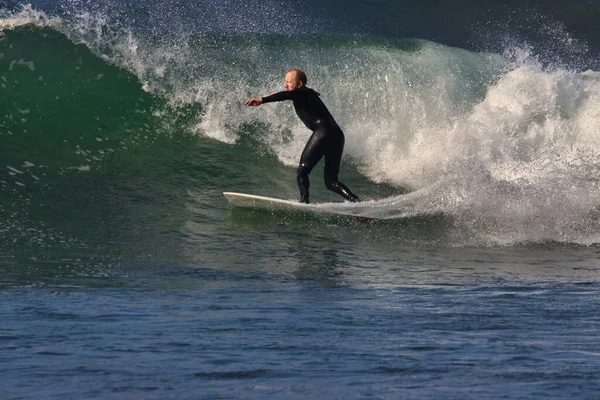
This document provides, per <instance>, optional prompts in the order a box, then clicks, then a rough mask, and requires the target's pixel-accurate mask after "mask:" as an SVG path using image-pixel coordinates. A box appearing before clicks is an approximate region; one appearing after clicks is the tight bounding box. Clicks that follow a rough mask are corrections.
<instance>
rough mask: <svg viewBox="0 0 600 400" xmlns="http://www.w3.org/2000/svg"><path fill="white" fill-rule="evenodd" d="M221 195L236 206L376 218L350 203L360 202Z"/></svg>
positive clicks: (236, 194)
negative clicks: (327, 201) (318, 201)
mask: <svg viewBox="0 0 600 400" xmlns="http://www.w3.org/2000/svg"><path fill="white" fill-rule="evenodd" d="M223 195H224V196H225V197H226V198H227V200H229V202H230V203H231V204H233V205H234V206H236V207H245V208H255V209H261V210H270V211H276V210H278V211H299V212H315V213H324V214H336V215H345V216H352V217H358V218H365V219H377V218H376V217H371V216H366V215H361V212H360V210H358V209H357V207H352V204H360V203H314V204H304V203H300V202H298V201H297V200H284V199H277V198H273V197H265V196H257V195H254V194H246V193H235V192H223Z"/></svg>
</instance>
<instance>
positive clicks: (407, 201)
mask: <svg viewBox="0 0 600 400" xmlns="http://www.w3.org/2000/svg"><path fill="white" fill-rule="evenodd" d="M337 3H338V2H334V1H331V2H325V3H320V4H322V7H321V9H320V10H321V12H320V13H316V12H315V9H316V8H314V7H313V8H310V7H300V6H299V4H296V3H295V2H291V3H290V6H289V7H284V8H282V7H281V6H279V5H278V4H277V3H276V2H269V1H267V2H260V5H258V4H259V3H257V4H254V3H251V2H244V3H239V4H238V7H226V6H225V5H223V4H221V3H215V2H198V3H197V4H195V7H193V8H191V6H190V5H189V4H185V3H183V2H182V3H177V4H176V5H165V4H166V3H162V2H157V1H154V2H149V3H145V5H144V6H143V7H142V6H138V5H136V4H135V3H129V2H119V3H108V2H107V3H102V2H100V3H92V2H85V1H71V2H64V3H60V2H59V3H54V2H52V4H50V2H37V3H34V4H33V5H26V6H20V5H15V4H5V5H4V9H3V11H2V13H1V14H0V15H1V19H0V28H1V29H2V36H1V37H0V70H1V71H2V73H1V77H0V79H1V80H2V82H0V90H1V91H2V98H1V99H0V115H2V116H3V119H2V121H0V144H1V146H0V154H1V157H2V161H3V172H2V175H1V176H0V185H1V190H2V192H3V196H2V199H0V211H2V212H3V213H4V215H5V221H6V223H5V225H4V226H5V227H4V228H0V229H3V232H4V233H5V234H7V235H8V236H9V237H11V238H14V240H13V243H18V242H19V240H26V241H27V240H28V241H32V240H34V239H35V238H32V237H28V236H27V234H23V231H26V230H27V229H28V227H31V225H32V224H33V225H35V222H34V221H38V220H39V216H40V215H49V214H50V213H52V212H56V210H60V209H62V207H67V206H72V204H70V205H69V201H68V200H66V198H67V197H68V196H67V193H70V194H72V193H73V189H74V188H76V189H77V190H76V194H73V196H75V198H76V199H79V200H80V203H77V204H76V205H75V206H76V207H75V208H76V210H79V211H75V214H76V215H78V216H81V215H88V214H91V215H95V216H94V217H93V218H95V220H96V221H100V220H104V219H105V218H106V214H105V213H106V212H108V211H107V209H104V208H101V209H98V208H95V207H94V205H93V203H92V204H90V203H89V202H87V201H86V199H90V198H92V197H94V196H101V197H102V199H103V200H104V201H105V202H108V203H109V204H112V205H116V204H119V205H120V206H122V207H123V209H125V210H132V209H136V207H137V205H138V204H139V203H140V201H142V200H140V199H146V200H145V201H146V202H149V203H152V204H154V205H155V206H157V207H158V206H160V207H164V206H166V207H172V208H175V207H178V206H180V204H178V203H177V202H165V201H164V199H165V198H176V197H177V196H178V195H179V194H181V192H182V191H185V190H184V188H185V187H200V188H204V189H206V190H207V191H209V192H210V191H212V192H218V191H223V190H232V189H235V188H239V190H240V191H241V189H246V190H254V191H259V192H260V193H261V194H267V195H269V194H270V195H277V194H280V193H282V192H283V193H284V194H285V195H286V196H288V197H289V196H294V195H295V190H296V189H295V183H294V179H293V174H294V172H293V171H294V167H295V164H296V163H297V160H298V157H299V154H300V152H301V151H302V148H303V146H304V144H305V142H306V139H307V132H306V129H305V128H304V127H303V126H302V125H301V123H300V122H299V121H298V120H297V118H296V116H295V115H294V113H293V110H292V109H291V107H290V105H289V104H285V103H278V104H269V105H268V106H264V107H260V108H251V109H245V108H243V107H242V106H241V103H242V102H243V100H245V99H246V98H248V97H251V96H255V95H265V94H268V93H270V92H272V91H274V90H280V89H281V88H282V81H283V75H284V74H285V71H286V70H288V69H289V68H290V67H301V68H302V69H304V70H306V71H307V72H308V74H309V86H311V87H313V88H315V89H316V90H317V91H319V92H321V94H322V98H323V99H324V101H325V102H326V104H327V105H328V107H329V108H330V110H331V111H332V113H333V115H334V116H335V117H336V119H337V120H338V122H339V123H340V125H341V126H342V128H343V129H344V132H345V134H346V155H345V157H346V158H345V166H346V167H347V168H349V170H350V172H349V174H350V178H349V179H350V181H351V183H352V184H353V187H358V188H359V189H360V192H361V194H362V195H363V196H362V197H364V198H365V199H367V200H370V202H369V203H368V205H369V207H372V208H373V212H374V213H377V215H379V216H385V217H406V216H408V215H423V214H444V215H447V216H450V217H451V218H452V221H453V223H452V225H451V226H445V227H444V229H448V230H450V231H453V232H454V231H455V233H456V235H454V236H455V237H456V238H458V239H456V242H455V243H453V244H459V245H498V244H501V245H510V244H514V243H521V242H544V241H549V240H550V241H559V242H566V243H577V244H594V243H598V242H599V241H600V238H599V237H598V232H599V230H598V228H599V226H598V210H597V206H598V205H599V204H600V188H599V186H598V177H599V176H600V174H599V167H598V161H597V160H598V153H599V151H600V147H599V146H600V145H599V143H600V140H598V139H599V135H600V133H599V131H598V128H597V127H598V126H600V73H599V72H597V70H596V69H595V61H594V57H593V55H594V54H595V48H596V45H597V43H596V42H595V41H594V37H593V34H592V33H590V32H587V31H585V28H584V27H585V26H586V25H585V23H584V22H585V18H586V17H585V16H583V14H582V15H581V16H580V18H581V19H580V20H577V15H575V14H573V13H567V14H565V16H564V18H565V20H564V21H560V20H556V15H546V14H543V13H542V12H543V10H540V9H538V8H535V7H532V6H523V7H525V9H526V10H528V12H527V13H524V15H526V16H527V18H528V19H529V20H531V21H537V22H539V23H540V24H541V25H540V26H543V27H545V30H543V31H539V30H536V33H535V35H534V36H528V35H529V33H528V32H524V31H520V32H517V33H516V34H514V35H512V36H511V34H510V31H511V30H510V29H509V28H510V26H512V25H511V24H513V21H512V20H511V19H510V18H507V19H506V20H505V21H504V23H502V21H497V22H496V23H494V24H492V25H488V26H487V28H488V29H487V30H485V32H482V31H483V30H484V29H483V28H482V26H481V24H479V23H475V22H472V24H471V25H469V24H467V25H466V26H465V21H463V20H459V21H457V20H455V19H453V18H450V16H452V15H454V16H455V15H456V14H452V13H451V11H452V10H444V9H442V10H438V11H436V14H435V15H433V16H430V17H431V18H430V19H429V20H430V21H431V20H435V18H438V19H440V18H442V17H441V15H444V16H446V17H448V18H447V19H445V20H446V21H447V23H451V24H453V26H452V27H451V28H452V29H449V31H450V32H452V35H449V36H448V37H447V40H445V41H444V40H441V39H439V38H440V37H441V32H442V30H443V27H438V28H436V29H431V30H430V31H429V33H428V34H424V33H423V34H419V32H420V31H419V30H418V29H416V28H415V26H416V23H407V24H404V25H403V24H400V26H401V28H398V30H396V31H394V32H392V28H391V26H392V25H391V22H389V21H390V20H389V19H386V18H383V21H384V22H382V24H381V25H380V26H379V27H377V26H375V25H374V24H372V23H371V24H368V23H366V22H365V23H360V22H359V21H360V18H367V17H368V16H369V15H371V14H373V13H374V14H377V15H379V16H381V17H383V16H388V17H389V18H392V19H393V20H395V21H396V22H397V21H400V20H403V19H402V18H401V16H400V14H399V13H400V11H401V10H400V9H398V8H394V6H393V5H391V4H388V2H375V1H365V2H361V3H360V5H359V6H357V8H350V10H349V11H348V13H347V15H345V16H344V18H342V16H339V17H338V18H334V19H332V20H328V19H327V18H325V16H326V15H327V13H333V14H332V15H336V16H337V15H338V14H339V12H340V8H339V7H340V6H339V4H337ZM390 3H391V2H390ZM234 4H237V3H235V2H231V4H229V2H228V5H229V6H231V5H234ZM116 5H119V7H116ZM255 6H256V7H255ZM336 7H338V8H336ZM332 10H333V11H332ZM361 10H362V11H361ZM493 11H494V10H490V9H485V10H483V9H482V8H481V7H479V8H477V7H476V8H475V10H474V11H472V14H471V19H472V20H473V21H475V20H476V19H477V18H476V16H477V15H485V14H486V13H488V12H493ZM496 11H498V10H496ZM501 11H502V12H507V13H508V10H505V9H504V8H503V7H501ZM404 12H405V13H406V15H404V14H403V15H404V17H403V18H405V19H407V20H408V19H410V18H409V17H410V15H412V14H410V13H411V12H412V13H416V11H415V10H412V9H410V8H408V9H405V10H404ZM478 13H479V14H478ZM509 14H510V15H514V14H511V13H509ZM502 15H504V14H502ZM578 15H579V14H578ZM361 16H362V17H361ZM242 17H244V18H243V19H242ZM434 17H435V18H434ZM424 18H425V17H424V16H421V17H420V22H421V23H422V22H423V20H424ZM521 18H525V17H524V16H523V17H521ZM368 20H369V21H372V19H368ZM328 21H329V22H328ZM396 25H398V24H396ZM419 26H420V25H419ZM494 29H496V30H494ZM465 30H467V31H468V33H465ZM491 32H501V35H500V36H498V37H497V38H496V39H497V40H495V42H494V41H493V40H492V39H493V36H494V35H493V34H492V33H491ZM540 32H541V33H540ZM474 37H476V38H477V39H478V42H477V41H475V40H474V39H473V38H474ZM548 43H551V47H550V46H549V45H548V46H546V44H548ZM243 174H247V175H248V176H247V177H246V178H240V177H239V175H243ZM313 175H314V174H313ZM257 176H258V177H260V179H255V178H256V177H257ZM236 179H237V180H236ZM143 180H146V181H153V182H158V183H161V182H162V184H163V185H162V186H161V185H158V186H157V184H148V185H145V184H141V183H140V181H143ZM115 181H117V182H118V184H114V182H115ZM249 181H252V182H251V183H250V182H249ZM124 182H126V183H124ZM174 182H175V183H174ZM99 184H102V185H108V187H110V188H111V190H110V196H108V195H107V194H106V193H100V192H102V190H101V189H99V188H98V185H99ZM232 185H233V186H235V187H231V186H232ZM384 186H385V187H389V188H391V189H389V190H387V191H386V192H385V193H387V194H386V195H385V196H383V195H379V193H382V192H380V191H378V190H376V188H377V187H384ZM105 188H106V186H105ZM132 188H135V189H132ZM132 190H133V191H134V192H135V195H132V194H131V192H132ZM405 191H410V192H411V193H410V194H409V195H398V194H397V193H403V192H405ZM212 192H211V193H212ZM394 192H395V193H394ZM107 196H108V197H107ZM206 201H208V202H214V201H216V200H215V198H210V199H208V200H206ZM142 202H143V201H142ZM108 208H110V207H108ZM177 212H181V213H183V211H181V210H180V211H177ZM77 213H80V214H77ZM66 214H68V213H67V212H66V211H65V215H66ZM111 215H112V214H111ZM144 216H147V215H144ZM121 217H123V218H128V217H129V216H128V215H121ZM65 218H67V219H69V218H71V217H68V216H65ZM140 218H141V217H140ZM182 218H183V217H182ZM23 238H25V239H23Z"/></svg>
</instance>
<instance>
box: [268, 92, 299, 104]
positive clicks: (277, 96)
mask: <svg viewBox="0 0 600 400" xmlns="http://www.w3.org/2000/svg"><path fill="white" fill-rule="evenodd" d="M294 94H295V93H294V91H293V90H290V91H287V90H286V91H283V92H277V93H273V94H272V95H270V96H266V97H263V98H262V102H263V103H272V102H274V101H284V100H294Z"/></svg>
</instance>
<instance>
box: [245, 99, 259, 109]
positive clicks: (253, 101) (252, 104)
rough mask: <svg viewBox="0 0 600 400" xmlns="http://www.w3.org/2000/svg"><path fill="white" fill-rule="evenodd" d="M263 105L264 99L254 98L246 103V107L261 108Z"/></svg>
mask: <svg viewBox="0 0 600 400" xmlns="http://www.w3.org/2000/svg"><path fill="white" fill-rule="evenodd" d="M262 103H263V101H262V99H261V98H260V97H254V98H252V99H250V100H246V102H245V103H244V105H245V106H250V107H251V106H260V105H261V104H262Z"/></svg>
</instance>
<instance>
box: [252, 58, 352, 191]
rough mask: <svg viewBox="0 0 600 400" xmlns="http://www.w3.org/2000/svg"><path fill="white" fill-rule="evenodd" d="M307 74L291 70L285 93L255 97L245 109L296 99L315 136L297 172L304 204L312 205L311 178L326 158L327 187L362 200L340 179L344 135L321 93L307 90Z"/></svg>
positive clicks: (300, 113) (307, 144)
mask: <svg viewBox="0 0 600 400" xmlns="http://www.w3.org/2000/svg"><path fill="white" fill-rule="evenodd" d="M306 82H307V78H306V74H305V73H304V72H303V71H301V70H299V69H291V70H289V71H288V72H287V74H286V75H285V85H284V87H285V91H282V92H275V93H272V94H271V95H269V96H266V97H254V98H251V99H249V100H247V101H246V102H245V103H244V105H245V106H260V105H261V104H265V103H271V102H274V101H283V100H292V101H293V102H294V109H295V110H296V114H298V117H299V118H300V120H302V122H303V123H304V125H306V127H307V128H308V129H310V130H311V131H312V132H313V133H312V135H311V137H310V139H308V142H307V143H306V146H305V147H304V150H303V151H302V156H301V157H300V165H299V166H298V170H297V175H296V177H297V180H298V187H299V188H300V202H301V203H308V202H309V199H308V198H309V194H308V188H309V186H310V182H309V180H308V175H309V174H310V172H311V171H312V169H313V168H314V166H315V165H317V163H318V162H319V160H320V159H321V158H322V157H325V186H327V189H329V190H331V191H333V192H335V193H337V194H339V195H340V196H342V197H343V198H345V199H346V200H348V201H352V202H356V201H359V198H358V196H356V195H355V194H354V193H352V192H351V191H350V189H348V187H347V186H346V185H344V184H343V183H341V182H340V181H339V179H338V175H339V173H340V164H341V162H342V152H343V151H344V142H345V139H344V133H343V132H342V130H341V128H340V127H339V126H338V124H337V123H336V122H335V119H333V116H332V115H331V114H330V113H329V110H328V109H327V107H326V106H325V104H324V103H323V102H322V101H321V99H320V98H319V96H320V94H319V93H317V92H315V91H314V90H313V89H310V88H307V87H306Z"/></svg>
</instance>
